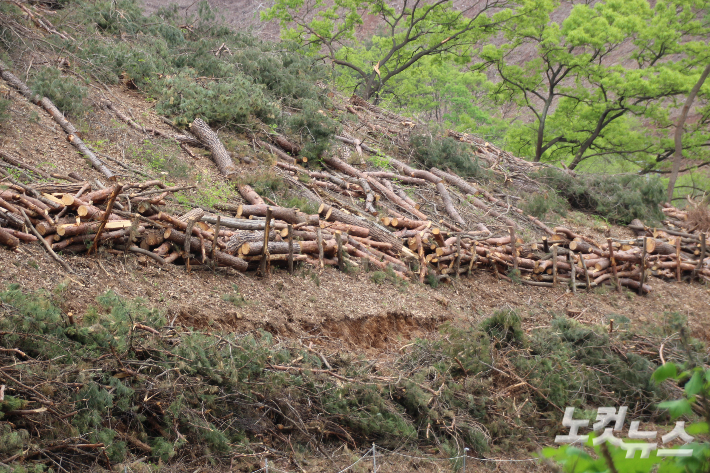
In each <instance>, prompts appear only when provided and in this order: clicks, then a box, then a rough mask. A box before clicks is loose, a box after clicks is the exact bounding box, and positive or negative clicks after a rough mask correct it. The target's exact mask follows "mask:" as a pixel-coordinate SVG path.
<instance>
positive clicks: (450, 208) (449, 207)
mask: <svg viewBox="0 0 710 473" xmlns="http://www.w3.org/2000/svg"><path fill="white" fill-rule="evenodd" d="M436 190H437V191H439V195H440V196H441V200H442V201H443V202H444V208H445V209H446V213H448V214H449V217H451V218H452V219H453V220H454V221H455V222H456V223H458V224H459V225H461V226H462V227H465V226H466V222H465V221H464V219H463V218H461V215H459V213H458V211H457V210H456V207H454V203H453V202H452V201H451V196H450V195H449V191H448V190H447V189H446V186H445V185H444V184H442V183H441V182H439V183H438V184H437V185H436Z"/></svg>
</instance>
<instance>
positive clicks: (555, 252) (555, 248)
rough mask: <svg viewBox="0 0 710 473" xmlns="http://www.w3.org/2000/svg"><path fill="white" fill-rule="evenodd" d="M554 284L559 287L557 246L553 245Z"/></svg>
mask: <svg viewBox="0 0 710 473" xmlns="http://www.w3.org/2000/svg"><path fill="white" fill-rule="evenodd" d="M552 286H553V287H557V246H555V245H552Z"/></svg>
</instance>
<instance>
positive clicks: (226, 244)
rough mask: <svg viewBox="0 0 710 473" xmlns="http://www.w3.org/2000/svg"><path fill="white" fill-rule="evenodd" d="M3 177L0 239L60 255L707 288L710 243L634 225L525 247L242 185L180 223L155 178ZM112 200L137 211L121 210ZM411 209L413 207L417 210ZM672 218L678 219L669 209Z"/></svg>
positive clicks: (504, 238) (564, 232)
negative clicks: (27, 180) (618, 234)
mask: <svg viewBox="0 0 710 473" xmlns="http://www.w3.org/2000/svg"><path fill="white" fill-rule="evenodd" d="M330 162H331V164H334V165H337V166H341V167H342V164H340V163H337V162H335V161H332V160H331V161H330ZM285 169H289V168H288V167H286V168H285ZM356 172H357V173H358V177H359V178H360V179H363V180H366V181H367V180H370V181H371V182H378V181H376V179H378V177H377V176H374V177H373V176H372V175H371V174H375V173H364V172H360V171H356ZM420 173H421V172H420ZM313 174H315V173H313ZM422 175H423V174H422ZM432 175H433V174H432ZM336 179H337V178H336ZM6 180H9V181H10V184H9V186H8V187H7V189H5V190H2V191H0V243H2V244H3V245H5V246H8V247H10V248H16V247H18V246H19V245H20V243H21V242H24V243H30V242H34V241H37V240H38V239H39V238H41V239H42V242H41V243H42V244H43V245H44V246H45V247H46V248H47V249H48V251H50V252H51V253H54V254H56V253H57V252H61V253H73V254H79V253H86V252H88V251H90V250H91V249H92V248H93V247H96V246H99V245H100V246H102V247H105V248H106V250H107V251H110V252H124V251H131V252H136V253H140V254H141V257H142V258H146V257H150V258H152V259H153V260H155V261H156V262H158V263H159V264H169V263H173V264H183V265H187V266H188V267H192V268H195V267H200V266H208V267H216V266H228V267H232V268H235V269H237V270H239V271H246V270H248V269H256V267H257V266H258V265H259V264H260V263H261V262H262V261H264V259H267V260H268V262H269V263H273V264H277V263H283V264H287V263H288V262H290V264H293V261H305V262H307V263H310V264H313V265H316V266H319V267H323V266H325V265H336V266H338V267H340V268H345V267H347V266H350V267H357V266H364V267H367V268H369V267H372V268H376V269H379V270H392V271H394V273H395V274H397V275H398V276H399V277H401V278H404V279H412V278H414V279H418V280H420V281H422V282H424V281H425V280H426V279H427V278H436V279H439V280H444V279H449V278H451V277H456V276H459V275H462V274H470V273H471V272H472V271H475V270H477V269H486V268H487V269H489V270H491V271H493V272H494V273H495V274H496V275H497V277H499V278H502V279H506V280H511V279H516V280H518V281H520V282H523V283H525V284H531V285H536V286H549V287H555V286H562V285H569V286H570V287H571V288H572V289H573V290H576V289H577V287H584V288H592V287H594V286H598V285H601V284H604V283H608V284H613V285H615V286H616V287H619V288H620V287H621V286H626V287H628V288H631V289H634V290H638V291H639V292H640V293H646V292H649V291H650V287H649V286H648V285H647V284H645V282H646V280H647V277H648V276H649V275H654V276H658V277H665V278H672V279H678V280H680V279H682V278H683V277H686V278H699V279H706V280H710V254H708V252H707V247H706V238H707V235H705V234H704V233H699V232H696V233H692V234H691V233H685V232H681V231H678V230H672V229H655V230H654V229H649V228H647V227H645V226H644V225H643V223H641V222H639V221H634V222H633V223H632V224H631V225H630V228H631V229H632V230H634V231H635V232H636V233H637V235H638V236H637V238H633V239H628V240H616V241H613V240H611V239H609V240H607V241H606V242H601V243H598V242H595V241H594V240H592V239H590V238H588V237H585V236H582V235H577V234H575V233H573V232H572V231H570V230H568V229H566V228H562V227H557V228H554V229H553V230H552V233H553V235H552V236H550V237H549V238H548V237H543V238H542V240H540V241H538V242H533V243H527V244H524V243H523V241H522V240H521V239H519V238H517V237H516V235H515V228H514V227H512V226H511V227H509V233H508V234H505V235H498V236H496V235H492V234H491V232H490V231H488V230H478V229H475V230H461V229H458V230H459V231H454V230H451V229H447V228H442V227H441V226H439V225H437V224H435V223H434V222H432V220H430V219H427V218H426V215H423V214H422V215H423V217H424V218H423V219H421V220H418V219H415V218H410V217H405V216H403V215H396V216H393V217H389V216H385V217H381V218H380V221H379V225H373V223H372V222H371V221H369V220H365V219H358V218H356V217H354V216H352V215H351V214H349V213H346V212H343V211H341V210H338V209H336V208H334V207H332V206H330V205H327V204H325V203H321V205H320V208H319V213H318V215H308V214H305V213H302V212H300V211H298V210H296V209H288V208H283V207H277V206H267V205H266V204H264V203H263V200H262V198H261V197H260V196H259V195H258V194H257V193H256V192H254V190H253V189H251V188H250V187H249V186H245V185H242V186H240V187H239V189H240V191H241V192H242V194H243V195H245V198H246V199H247V201H248V202H252V203H247V204H244V205H240V206H237V207H236V211H235V214H236V215H235V216H234V217H224V216H221V215H216V214H210V213H206V212H205V211H204V210H202V209H194V210H192V211H190V212H187V213H186V214H185V215H182V216H176V215H171V214H169V213H166V212H164V211H161V210H160V207H161V206H162V205H164V204H165V198H166V197H167V196H168V195H169V194H170V193H171V192H174V191H176V190H180V189H182V188H166V187H165V186H164V185H163V184H162V183H161V182H160V181H148V182H143V183H127V184H116V185H114V186H113V187H110V188H106V189H97V190H93V189H92V187H91V184H89V183H87V182H77V183H74V184H47V183H43V184H37V185H33V186H28V185H25V184H21V183H19V182H17V181H15V180H14V179H13V178H12V177H11V176H10V175H9V174H6ZM323 182H326V181H323ZM335 185H337V184H335ZM380 185H381V186H383V187H385V185H384V184H381V183H380ZM352 186H353V187H352V189H351V188H350V187H349V185H348V186H347V187H345V188H344V189H345V190H348V191H352V192H362V191H364V186H357V184H353V185H352ZM153 188H154V189H153ZM339 188H343V187H339ZM378 195H379V194H378ZM117 201H122V202H124V204H126V206H131V207H132V208H134V209H135V210H136V211H137V213H128V212H124V211H120V210H117V209H115V207H114V203H115V202H117ZM402 206H403V207H404V201H402ZM124 207H125V206H124ZM406 207H407V208H408V209H409V210H410V211H413V210H416V209H415V207H414V206H412V205H411V204H407V206H406ZM676 212H681V211H678V210H677V209H675V210H672V211H671V210H667V211H666V213H667V214H674V213H676ZM267 216H268V217H269V218H268V220H267V219H266V217H267ZM358 223H360V225H358ZM373 229H375V230H377V231H373ZM267 232H268V236H267ZM188 234H190V235H191V237H190V238H188V237H187V235H188ZM266 243H268V244H266ZM265 244H266V245H265ZM55 257H56V255H55ZM57 258H58V257H57Z"/></svg>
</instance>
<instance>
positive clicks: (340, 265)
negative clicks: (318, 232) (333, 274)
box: [335, 231, 345, 271]
mask: <svg viewBox="0 0 710 473" xmlns="http://www.w3.org/2000/svg"><path fill="white" fill-rule="evenodd" d="M335 242H336V243H337V244H338V269H339V270H341V271H344V270H345V262H344V261H343V240H342V238H341V237H340V231H336V232H335Z"/></svg>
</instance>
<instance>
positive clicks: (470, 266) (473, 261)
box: [468, 241, 478, 276]
mask: <svg viewBox="0 0 710 473" xmlns="http://www.w3.org/2000/svg"><path fill="white" fill-rule="evenodd" d="M477 259H478V253H476V242H475V241H474V242H473V245H472V246H471V262H470V263H468V275H469V276H470V275H471V271H473V265H474V264H476V260H477Z"/></svg>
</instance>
